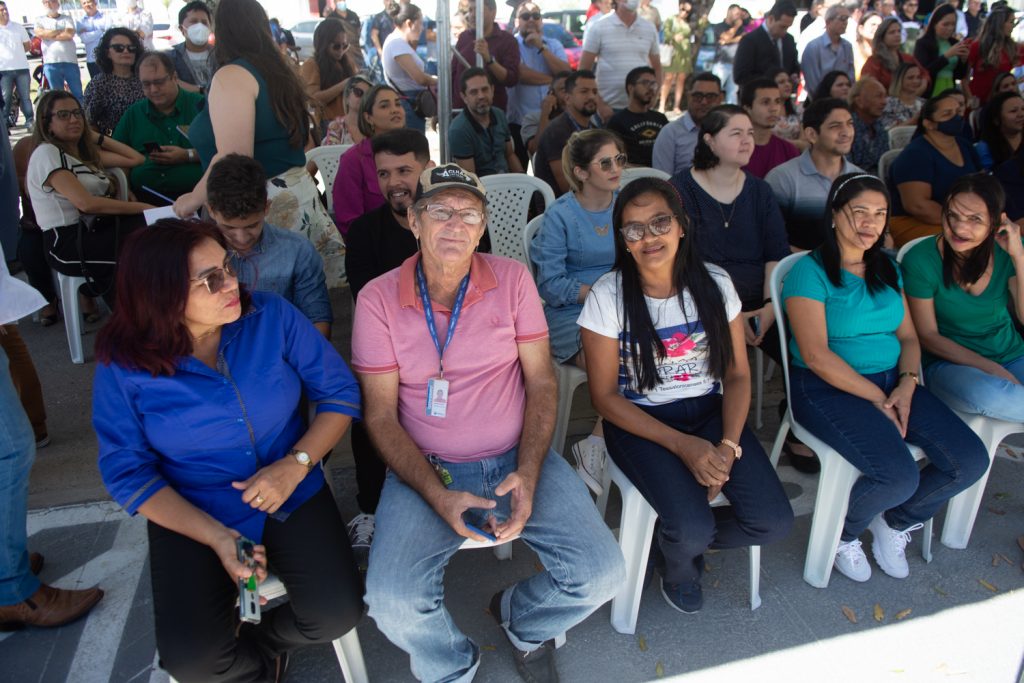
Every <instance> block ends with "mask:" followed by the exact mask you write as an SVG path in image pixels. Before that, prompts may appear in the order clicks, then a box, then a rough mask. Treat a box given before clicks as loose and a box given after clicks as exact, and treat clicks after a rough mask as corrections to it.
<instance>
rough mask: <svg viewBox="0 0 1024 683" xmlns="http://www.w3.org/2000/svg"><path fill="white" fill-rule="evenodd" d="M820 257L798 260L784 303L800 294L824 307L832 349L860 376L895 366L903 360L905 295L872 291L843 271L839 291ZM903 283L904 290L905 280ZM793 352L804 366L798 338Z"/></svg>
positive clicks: (814, 254)
mask: <svg viewBox="0 0 1024 683" xmlns="http://www.w3.org/2000/svg"><path fill="white" fill-rule="evenodd" d="M818 258H819V257H818V253H817V252H812V253H811V254H809V255H808V256H806V257H804V258H802V259H800V260H799V261H797V263H796V265H794V266H793V269H792V270H791V271H790V272H789V275H787V276H786V282H785V284H784V286H783V288H782V298H783V300H786V299H789V298H790V297H794V296H799V297H806V298H808V299H813V300H815V301H820V302H822V303H823V304H825V327H826V331H827V333H828V348H829V349H830V350H831V351H832V352H833V353H835V354H836V355H837V356H839V357H840V358H842V359H843V360H844V361H846V363H847V365H849V366H850V367H851V368H853V369H854V370H856V371H857V372H859V373H860V374H862V375H868V374H871V373H875V372H883V371H885V370H890V369H892V368H894V367H896V364H897V362H898V361H899V357H900V342H899V340H898V339H897V338H896V330H897V328H899V326H900V323H901V322H903V296H902V295H901V294H900V292H897V291H895V290H894V289H892V288H891V287H885V288H884V289H882V290H881V291H878V292H874V293H872V292H870V291H868V287H867V283H865V282H864V280H863V279H861V278H859V277H857V276H856V275H853V274H852V273H849V272H847V271H845V270H844V271H842V286H841V287H836V286H835V285H833V284H832V282H831V280H829V279H828V275H827V274H826V273H825V268H824V267H823V266H822V265H821V262H820V261H819V260H818ZM897 272H898V271H897ZM899 284H900V289H901V290H902V288H903V281H902V279H901V280H900V283H899ZM789 350H790V353H791V354H792V357H793V364H794V365H796V366H798V367H801V368H806V367H807V364H806V363H805V362H804V359H803V357H802V356H801V355H800V347H799V346H797V343H796V338H793V339H790V341H789Z"/></svg>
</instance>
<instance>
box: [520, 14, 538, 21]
mask: <svg viewBox="0 0 1024 683" xmlns="http://www.w3.org/2000/svg"><path fill="white" fill-rule="evenodd" d="M519 18H520V19H522V20H523V21H531V20H532V21H540V12H523V13H522V14H520V15H519Z"/></svg>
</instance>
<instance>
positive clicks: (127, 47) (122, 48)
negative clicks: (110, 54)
mask: <svg viewBox="0 0 1024 683" xmlns="http://www.w3.org/2000/svg"><path fill="white" fill-rule="evenodd" d="M110 49H111V50H113V51H114V52H117V53H118V54H120V53H122V52H124V51H126V50H127V51H128V52H129V53H131V54H135V53H136V52H138V51H139V48H137V47H135V46H134V45H123V44H121V43H118V44H117V45H111V46H110Z"/></svg>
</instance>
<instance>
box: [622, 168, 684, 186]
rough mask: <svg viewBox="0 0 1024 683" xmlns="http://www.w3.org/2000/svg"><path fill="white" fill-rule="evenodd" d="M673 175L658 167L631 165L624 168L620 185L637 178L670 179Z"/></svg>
mask: <svg viewBox="0 0 1024 683" xmlns="http://www.w3.org/2000/svg"><path fill="white" fill-rule="evenodd" d="M671 177H672V176H670V175H669V174H668V173H665V172H664V171H662V170H659V169H657V168H648V167H647V166H630V167H629V168H625V169H623V170H622V177H620V178H619V187H620V188H622V187H625V186H626V185H628V184H629V183H631V182H633V181H634V180H636V179H637V178H660V179H661V180H669V179H670V178H671Z"/></svg>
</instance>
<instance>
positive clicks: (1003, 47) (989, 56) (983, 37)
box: [978, 6, 1017, 68]
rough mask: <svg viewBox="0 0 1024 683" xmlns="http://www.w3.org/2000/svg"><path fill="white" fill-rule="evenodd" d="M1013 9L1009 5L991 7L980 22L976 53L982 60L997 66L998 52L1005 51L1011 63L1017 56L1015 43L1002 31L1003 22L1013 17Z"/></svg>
mask: <svg viewBox="0 0 1024 683" xmlns="http://www.w3.org/2000/svg"><path fill="white" fill-rule="evenodd" d="M1014 16H1015V15H1014V11H1013V10H1012V9H1010V8H1009V7H1006V6H1002V7H993V8H992V9H990V10H989V12H988V16H987V17H985V21H983V22H982V23H981V31H979V33H978V55H979V56H980V57H981V59H982V60H983V61H986V62H988V63H989V64H991V65H992V66H994V67H997V68H998V66H999V53H1001V52H1005V53H1006V56H1007V57H1009V59H1010V63H1011V64H1013V63H1014V62H1015V60H1016V58H1017V43H1015V42H1014V40H1013V38H1010V37H1008V36H1007V35H1006V34H1005V33H1003V24H1005V23H1006V22H1007V21H1009V20H1010V19H1013V18H1014Z"/></svg>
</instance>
